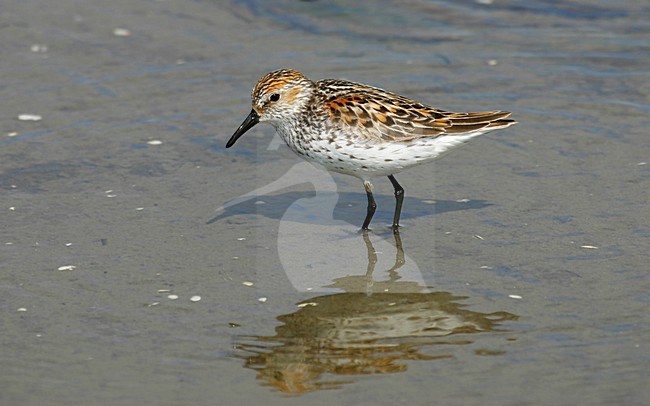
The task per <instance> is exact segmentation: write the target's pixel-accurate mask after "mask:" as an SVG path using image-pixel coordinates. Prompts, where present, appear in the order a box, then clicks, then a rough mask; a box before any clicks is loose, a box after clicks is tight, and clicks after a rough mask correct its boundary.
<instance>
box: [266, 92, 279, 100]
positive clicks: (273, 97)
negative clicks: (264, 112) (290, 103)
mask: <svg viewBox="0 0 650 406" xmlns="http://www.w3.org/2000/svg"><path fill="white" fill-rule="evenodd" d="M269 100H271V101H272V102H276V101H278V100H280V95H279V94H277V93H273V94H272V95H271V97H269Z"/></svg>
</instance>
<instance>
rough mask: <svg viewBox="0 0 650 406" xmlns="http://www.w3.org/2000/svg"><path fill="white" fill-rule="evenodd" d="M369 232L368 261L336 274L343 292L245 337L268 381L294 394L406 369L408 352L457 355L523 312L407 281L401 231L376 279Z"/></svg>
mask: <svg viewBox="0 0 650 406" xmlns="http://www.w3.org/2000/svg"><path fill="white" fill-rule="evenodd" d="M363 239H364V242H365V244H366V246H367V248H368V269H367V271H366V272H365V273H363V272H361V275H359V276H346V277H341V278H338V279H336V280H334V281H333V284H332V287H336V288H339V289H342V290H344V292H343V293H336V294H331V295H324V296H318V297H314V298H311V299H309V300H306V301H303V302H301V303H298V307H299V309H298V310H297V311H296V312H294V313H291V314H285V315H281V316H279V317H278V320H279V321H281V322H282V323H283V324H282V325H280V326H278V327H277V328H276V331H275V335H273V336H253V337H239V338H238V342H237V344H236V348H237V351H238V354H237V357H238V358H241V359H243V360H244V362H245V364H244V366H245V367H246V368H251V369H254V370H256V371H257V372H258V376H257V377H258V379H259V380H260V381H261V382H262V384H264V385H268V386H271V387H273V388H274V389H275V390H278V391H281V392H283V393H285V394H286V395H290V396H292V395H300V394H303V393H306V392H311V391H315V390H320V389H331V388H337V387H340V386H341V385H343V384H346V383H352V382H353V377H354V376H355V375H365V374H385V373H396V372H402V371H405V370H406V369H407V368H408V363H407V362H406V361H408V360H438V359H445V358H452V357H454V351H455V350H454V349H453V348H458V347H457V346H461V345H467V344H472V343H474V342H475V340H476V339H475V338H474V336H473V335H474V334H476V333H485V332H494V331H499V326H500V325H501V324H502V322H504V321H506V320H516V319H517V318H518V316H516V315H514V314H511V313H507V312H495V313H480V312H476V311H471V310H467V309H464V308H463V307H464V306H465V305H463V304H461V303H459V301H460V300H463V299H466V297H460V296H454V295H452V294H451V293H448V292H432V291H431V290H430V289H427V288H426V287H425V286H422V285H420V284H418V283H417V282H413V281H401V280H400V277H399V268H400V267H401V266H402V265H403V264H404V257H405V256H404V252H403V249H402V245H401V241H400V239H399V234H396V235H395V244H396V247H397V252H398V253H397V256H396V259H395V265H394V266H393V267H392V269H390V270H388V272H387V275H388V276H387V277H386V278H385V279H384V280H374V278H373V273H374V267H375V263H376V254H375V250H374V248H373V246H372V242H371V240H370V239H369V238H368V236H367V235H365V234H364V235H363ZM475 353H476V354H482V355H485V354H491V355H496V354H499V352H498V351H492V350H489V349H488V350H486V349H480V350H475Z"/></svg>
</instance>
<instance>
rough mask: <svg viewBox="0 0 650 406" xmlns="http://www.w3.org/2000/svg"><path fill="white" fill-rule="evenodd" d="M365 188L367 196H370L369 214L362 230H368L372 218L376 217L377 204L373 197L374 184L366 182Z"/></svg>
mask: <svg viewBox="0 0 650 406" xmlns="http://www.w3.org/2000/svg"><path fill="white" fill-rule="evenodd" d="M363 187H364V188H365V189H366V195H367V196H368V212H367V213H366V219H365V220H364V221H363V225H362V226H361V229H362V230H367V229H368V226H369V225H370V220H372V216H374V215H375V210H376V209H377V203H375V198H374V197H372V184H371V183H370V182H368V181H364V182H363Z"/></svg>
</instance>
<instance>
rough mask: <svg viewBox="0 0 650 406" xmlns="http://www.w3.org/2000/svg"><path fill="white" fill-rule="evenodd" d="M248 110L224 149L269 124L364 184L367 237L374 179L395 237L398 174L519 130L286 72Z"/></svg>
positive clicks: (488, 118) (265, 82) (495, 114)
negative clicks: (384, 187) (381, 181)
mask: <svg viewBox="0 0 650 406" xmlns="http://www.w3.org/2000/svg"><path fill="white" fill-rule="evenodd" d="M252 104H253V109H252V110H251V113H250V114H249V116H248V117H247V118H246V120H245V121H244V123H243V124H242V125H241V126H240V127H239V128H238V129H237V131H236V132H235V133H234V134H233V136H232V137H231V138H230V140H229V141H228V143H227V145H226V147H228V148H229V147H231V146H232V145H233V144H234V143H235V141H237V139H238V138H239V137H240V136H241V135H243V134H244V133H245V132H246V131H247V130H248V129H250V128H251V127H252V126H254V125H255V124H257V123H258V122H264V121H266V122H269V123H271V124H272V125H273V126H274V127H275V128H276V129H277V131H278V133H279V134H280V136H281V137H282V139H283V140H284V141H285V142H286V143H287V145H288V146H289V148H291V150H293V151H294V152H295V153H297V154H298V155H300V156H302V157H303V158H305V159H306V160H308V161H311V162H314V163H318V164H321V165H323V166H324V167H325V168H326V169H328V170H330V171H334V172H339V173H344V174H348V175H352V176H356V177H358V178H360V179H361V180H362V181H363V182H364V187H365V189H366V193H367V196H368V212H367V215H366V219H365V221H364V223H363V226H362V228H363V229H364V230H365V229H367V228H368V225H369V223H370V220H371V219H372V215H373V214H374V210H375V207H376V205H375V203H374V199H373V196H372V185H371V183H370V179H371V178H372V177H374V176H379V175H383V176H388V177H389V179H390V181H391V183H392V184H393V186H394V188H395V196H396V198H397V207H396V210H395V217H394V220H393V229H394V230H395V231H396V232H397V229H398V226H399V225H398V223H399V215H400V211H401V203H402V199H403V192H404V190H403V189H402V188H401V186H400V185H399V183H397V180H395V178H394V176H393V175H394V174H395V173H399V172H401V171H402V170H404V169H406V168H408V167H411V166H414V165H418V164H421V163H423V162H427V161H431V160H433V159H435V158H437V157H438V156H440V155H441V154H442V153H444V152H446V151H448V150H449V149H451V148H453V147H455V146H458V145H460V144H463V143H465V142H466V141H468V140H470V139H471V138H473V137H476V136H478V135H481V134H485V133H487V132H490V131H494V130H498V129H502V128H506V127H509V126H511V125H513V124H515V123H516V121H514V120H511V119H508V116H510V114H511V113H510V112H508V111H501V110H495V111H484V112H475V113H454V112H448V111H444V110H439V109H436V108H433V107H431V106H428V105H426V104H422V103H419V102H416V101H414V100H411V99H409V98H406V97H404V96H400V95H398V94H395V93H391V92H387V91H385V90H383V89H379V88H376V87H372V86H367V85H363V84H360V83H355V82H349V81H345V80H334V79H325V80H320V81H318V82H312V81H311V80H309V79H307V78H306V77H305V76H304V75H303V74H301V73H300V72H297V71H294V70H290V69H282V70H277V71H273V72H270V73H268V74H266V75H265V76H263V77H262V78H261V79H260V80H259V82H258V83H257V85H256V86H255V88H254V89H253V93H252Z"/></svg>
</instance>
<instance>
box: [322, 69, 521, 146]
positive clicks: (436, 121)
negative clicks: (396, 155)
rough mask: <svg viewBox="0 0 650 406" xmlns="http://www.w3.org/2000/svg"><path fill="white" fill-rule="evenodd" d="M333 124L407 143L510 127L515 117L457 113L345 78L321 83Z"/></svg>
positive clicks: (374, 137)
mask: <svg viewBox="0 0 650 406" xmlns="http://www.w3.org/2000/svg"><path fill="white" fill-rule="evenodd" d="M318 85H319V86H320V88H321V89H322V90H323V100H324V103H323V106H322V107H323V108H324V109H325V111H326V112H327V113H329V119H330V123H331V124H332V125H336V126H339V127H340V128H341V129H342V130H344V132H346V133H348V134H350V135H351V136H352V137H354V136H355V134H356V135H357V136H358V137H360V138H365V139H366V140H376V141H379V140H384V141H395V142H404V141H411V140H414V139H418V138H436V137H442V136H450V137H453V136H454V135H460V134H467V133H470V132H474V131H479V130H482V129H485V130H486V131H491V130H495V129H499V128H505V127H508V126H510V125H512V124H514V123H516V122H515V121H514V120H509V119H507V117H508V116H510V114H511V113H510V112H508V111H502V110H494V111H481V112H473V113H453V112H447V111H444V110H439V109H436V108H433V107H431V106H427V105H425V104H422V103H419V102H416V101H414V100H411V99H408V98H406V97H403V96H400V95H398V94H395V93H390V92H387V91H385V90H382V89H378V88H375V87H371V86H366V85H361V84H358V83H353V82H347V81H342V80H324V81H320V82H318Z"/></svg>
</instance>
